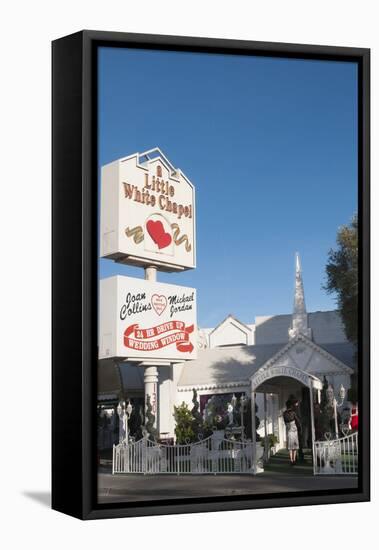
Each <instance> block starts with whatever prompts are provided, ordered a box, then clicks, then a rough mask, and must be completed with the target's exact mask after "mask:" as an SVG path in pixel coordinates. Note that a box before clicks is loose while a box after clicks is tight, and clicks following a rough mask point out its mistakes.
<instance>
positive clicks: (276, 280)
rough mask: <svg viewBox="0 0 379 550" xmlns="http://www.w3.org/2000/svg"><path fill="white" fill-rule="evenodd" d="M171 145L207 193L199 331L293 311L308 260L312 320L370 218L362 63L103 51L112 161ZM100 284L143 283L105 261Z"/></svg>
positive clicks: (104, 113)
mask: <svg viewBox="0 0 379 550" xmlns="http://www.w3.org/2000/svg"><path fill="white" fill-rule="evenodd" d="M156 146H158V147H160V148H161V150H162V151H163V152H164V153H165V155H166V156H167V157H168V158H169V159H170V161H171V162H172V164H173V165H174V166H176V167H178V168H180V169H181V170H182V171H183V172H184V173H185V174H186V175H187V176H188V177H189V179H190V180H191V181H192V182H193V183H194V185H195V186H196V207H197V268H196V269H195V270H190V271H186V272H184V273H178V274H163V273H160V274H158V280H160V281H162V282H170V283H172V284H179V285H184V286H193V287H195V288H197V292H198V322H199V325H200V326H203V327H208V326H214V325H215V324H217V323H219V322H220V321H221V320H222V319H223V318H224V317H225V316H226V315H227V314H228V313H232V314H234V315H235V316H237V317H238V318H239V319H240V320H241V321H243V322H247V323H251V322H253V321H254V317H255V315H270V314H278V313H289V312H290V311H291V310H292V301H293V288H294V255H295V252H296V251H299V252H300V255H301V260H302V267H303V278H304V285H305V296H306V305H307V309H308V311H318V310H327V309H334V308H335V301H334V298H333V296H329V295H327V294H326V292H325V291H324V290H323V289H322V284H323V282H324V281H325V264H326V261H327V254H328V250H329V249H330V248H331V247H333V246H334V245H335V237H336V231H337V228H338V227H339V226H340V225H342V224H345V223H348V222H349V221H350V219H351V217H352V215H353V213H354V212H355V211H356V209H357V67H356V65H355V64H353V63H342V62H333V61H308V60H306V61H305V60H292V59H275V58H265V57H247V56H225V55H210V54H194V53H184V52H164V51H147V50H131V49H123V48H120V49H118V48H101V49H100V54H99V165H100V166H101V165H103V164H106V163H108V162H110V161H112V160H115V159H117V158H120V157H123V156H126V155H129V154H131V153H134V152H137V151H138V152H143V151H146V150H148V149H151V148H153V147H156ZM99 266H100V271H99V273H100V277H101V278H102V277H107V276H110V275H114V274H116V273H119V274H124V275H129V276H133V277H143V271H142V269H138V268H132V267H127V266H121V265H118V264H116V263H114V262H112V261H111V260H100V263H99Z"/></svg>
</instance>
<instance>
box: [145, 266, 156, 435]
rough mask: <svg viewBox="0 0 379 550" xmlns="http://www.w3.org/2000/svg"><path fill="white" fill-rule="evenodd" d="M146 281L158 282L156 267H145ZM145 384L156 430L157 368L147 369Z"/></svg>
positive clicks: (149, 367)
mask: <svg viewBox="0 0 379 550" xmlns="http://www.w3.org/2000/svg"><path fill="white" fill-rule="evenodd" d="M145 280H146V281H156V280H157V268H156V267H154V266H148V267H145ZM144 383H145V410H146V401H147V396H148V395H150V403H151V407H152V412H153V414H154V416H155V421H154V428H156V427H157V425H158V369H157V367H153V366H148V367H145V373H144Z"/></svg>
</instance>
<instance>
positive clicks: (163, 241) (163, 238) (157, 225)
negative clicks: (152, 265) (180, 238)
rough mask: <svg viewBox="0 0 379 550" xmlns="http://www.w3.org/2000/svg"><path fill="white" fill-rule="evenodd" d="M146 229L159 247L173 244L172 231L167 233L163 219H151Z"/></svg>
mask: <svg viewBox="0 0 379 550" xmlns="http://www.w3.org/2000/svg"><path fill="white" fill-rule="evenodd" d="M146 229H147V232H148V233H149V235H150V237H151V238H152V239H153V241H154V242H155V244H157V245H158V248H159V249H160V248H166V246H168V245H169V244H171V240H172V239H171V235H170V233H166V231H165V230H164V227H163V223H162V222H161V221H159V220H157V221H156V222H154V221H153V220H149V221H148V222H147V224H146Z"/></svg>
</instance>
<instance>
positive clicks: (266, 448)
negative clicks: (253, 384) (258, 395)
mask: <svg viewBox="0 0 379 550" xmlns="http://www.w3.org/2000/svg"><path fill="white" fill-rule="evenodd" d="M263 403H264V411H265V424H264V428H265V461H267V460H268V458H269V456H268V455H269V449H268V440H267V435H268V434H267V394H266V392H264V393H263Z"/></svg>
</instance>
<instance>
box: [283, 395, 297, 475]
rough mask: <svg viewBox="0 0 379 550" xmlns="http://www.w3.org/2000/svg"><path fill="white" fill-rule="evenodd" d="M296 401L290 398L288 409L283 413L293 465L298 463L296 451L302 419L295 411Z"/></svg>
mask: <svg viewBox="0 0 379 550" xmlns="http://www.w3.org/2000/svg"><path fill="white" fill-rule="evenodd" d="M295 406H296V402H293V401H292V400H290V399H288V401H287V402H286V410H285V411H284V413H283V420H284V422H285V425H286V434H287V449H288V451H289V456H290V462H291V466H294V465H295V463H296V453H297V451H298V450H299V428H300V420H299V418H298V416H297V414H296V412H295Z"/></svg>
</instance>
